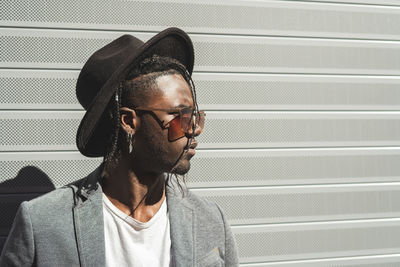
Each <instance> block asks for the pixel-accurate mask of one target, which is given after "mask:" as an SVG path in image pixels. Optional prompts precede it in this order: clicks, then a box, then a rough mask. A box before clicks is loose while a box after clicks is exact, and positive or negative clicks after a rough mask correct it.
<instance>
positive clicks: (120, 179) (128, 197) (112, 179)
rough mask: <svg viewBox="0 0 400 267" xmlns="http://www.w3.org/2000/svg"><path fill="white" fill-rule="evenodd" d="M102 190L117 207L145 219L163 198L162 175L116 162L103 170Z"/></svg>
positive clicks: (148, 217)
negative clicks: (116, 164)
mask: <svg viewBox="0 0 400 267" xmlns="http://www.w3.org/2000/svg"><path fill="white" fill-rule="evenodd" d="M103 175H104V180H103V184H102V187H103V192H104V194H105V195H106V196H107V197H108V199H109V200H110V201H111V202H112V203H113V204H114V206H116V207H117V208H118V209H120V210H121V211H123V212H124V213H125V214H127V215H129V216H131V217H133V218H134V219H136V220H138V221H141V222H147V221H149V220H150V219H151V218H152V217H153V216H154V215H155V214H156V213H157V211H158V209H159V208H160V206H161V204H162V202H163V201H164V198H165V178H164V174H163V173H160V174H154V173H140V172H138V171H135V170H134V168H132V167H129V165H128V164H126V163H124V161H123V160H121V161H120V163H119V164H118V166H115V167H114V168H109V167H108V168H106V167H105V169H104V172H103Z"/></svg>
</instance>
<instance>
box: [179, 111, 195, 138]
mask: <svg viewBox="0 0 400 267" xmlns="http://www.w3.org/2000/svg"><path fill="white" fill-rule="evenodd" d="M192 114H193V110H192V109H190V108H184V109H182V111H181V127H182V130H183V132H185V133H187V132H188V130H189V128H190V127H191V126H192V123H193V122H192V121H193V116H192Z"/></svg>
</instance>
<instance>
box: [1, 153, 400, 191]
mask: <svg viewBox="0 0 400 267" xmlns="http://www.w3.org/2000/svg"><path fill="white" fill-rule="evenodd" d="M101 160H102V159H101V158H86V157H84V156H82V155H80V154H79V152H36V153H35V152H29V153H28V152H24V153H0V192H36V191H47V189H48V188H53V187H59V186H62V185H65V184H68V183H71V182H73V181H74V180H76V179H79V178H80V177H84V176H85V175H87V174H88V173H89V172H90V171H91V170H93V169H95V168H96V167H97V166H98V165H99V164H100V162H101ZM399 161H400V152H399V149H381V148H379V149H303V150H301V149H283V150H281V149H271V150H270V149H268V150H227V151H207V150H205V151H202V150H199V151H197V154H196V156H195V157H194V158H193V159H192V167H191V171H190V172H189V174H188V177H187V181H188V185H189V186H190V187H192V188H208V187H224V186H228V187H230V186H251V185H252V186H259V185H299V184H332V183H360V182H393V181H400V165H399V164H398V162H399ZM205 166H207V168H205ZM27 176H28V177H29V179H24V178H26V177H27Z"/></svg>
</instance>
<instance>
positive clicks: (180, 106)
mask: <svg viewBox="0 0 400 267" xmlns="http://www.w3.org/2000/svg"><path fill="white" fill-rule="evenodd" d="M174 108H192V106H188V105H184V104H180V105H178V106H175V107H174Z"/></svg>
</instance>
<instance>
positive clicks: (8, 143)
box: [0, 111, 83, 151]
mask: <svg viewBox="0 0 400 267" xmlns="http://www.w3.org/2000/svg"><path fill="white" fill-rule="evenodd" d="M82 117H83V113H82V112H81V111H77V112H74V111H69V112H51V111H41V112H27V111H19V112H18V111H2V112H0V140H1V145H0V149H1V150H3V151H20V150H25V151H26V150H28V151H29V150H49V149H52V150H76V149H77V148H76V145H75V136H76V131H77V129H78V125H79V122H80V119H81V118H82Z"/></svg>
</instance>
